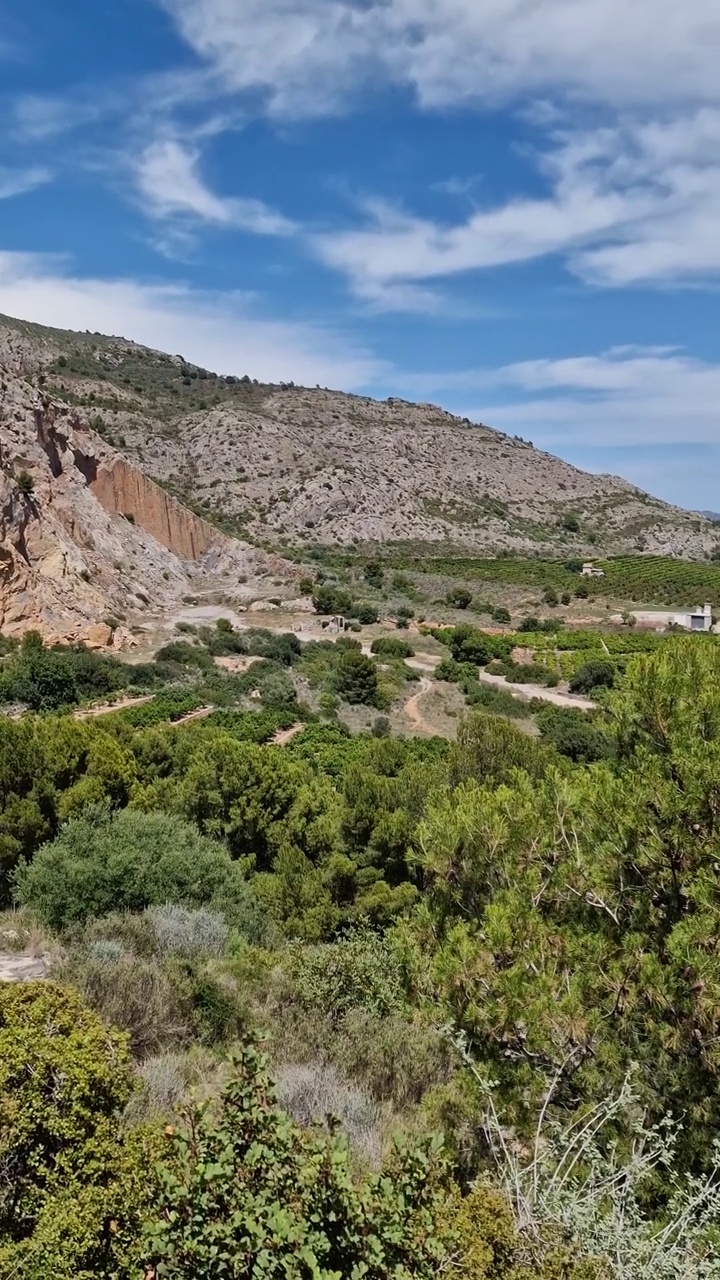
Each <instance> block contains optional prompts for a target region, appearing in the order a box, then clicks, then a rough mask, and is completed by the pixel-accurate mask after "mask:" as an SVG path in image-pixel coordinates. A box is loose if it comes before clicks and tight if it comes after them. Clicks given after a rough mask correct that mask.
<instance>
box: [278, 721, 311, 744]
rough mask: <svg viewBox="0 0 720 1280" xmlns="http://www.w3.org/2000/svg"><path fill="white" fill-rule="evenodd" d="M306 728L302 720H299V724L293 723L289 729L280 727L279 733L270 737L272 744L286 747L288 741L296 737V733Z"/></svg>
mask: <svg viewBox="0 0 720 1280" xmlns="http://www.w3.org/2000/svg"><path fill="white" fill-rule="evenodd" d="M304 728H305V725H304V724H303V723H302V721H298V723H297V724H293V725H291V726H290V728H289V729H278V731H277V733H276V734H274V735H273V737H272V738H271V739H270V746H272V747H284V746H285V744H286V743H288V742H290V740H291V739H292V738H294V737H295V734H296V733H302V731H303V729H304Z"/></svg>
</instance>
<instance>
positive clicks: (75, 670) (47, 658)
mask: <svg viewBox="0 0 720 1280" xmlns="http://www.w3.org/2000/svg"><path fill="white" fill-rule="evenodd" d="M130 677H131V670H130V668H128V667H126V666H124V665H123V664H122V663H120V662H118V661H116V659H114V658H110V657H105V656H103V655H101V654H97V653H92V652H90V651H89V650H88V649H83V648H75V649H73V648H67V647H62V646H60V645H57V646H55V647H53V648H51V649H46V648H45V647H44V645H43V642H42V638H41V637H40V636H39V635H38V634H37V633H35V632H32V631H30V632H28V633H27V634H26V635H25V637H24V639H23V643H22V647H21V649H20V651H19V652H18V653H16V654H14V655H13V656H12V657H11V658H10V659H8V660H6V662H5V663H4V664H3V668H2V671H1V672H0V702H24V703H26V704H27V706H28V707H30V708H31V709H32V710H33V711H54V710H57V709H58V708H60V707H71V706H75V705H76V704H77V703H78V702H81V701H82V700H83V699H85V698H97V697H101V696H102V695H103V694H107V693H110V692H111V691H112V690H114V689H120V688H122V687H123V686H124V685H126V684H127V683H129V680H130Z"/></svg>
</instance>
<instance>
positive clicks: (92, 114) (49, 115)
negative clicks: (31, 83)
mask: <svg viewBox="0 0 720 1280" xmlns="http://www.w3.org/2000/svg"><path fill="white" fill-rule="evenodd" d="M111 106H112V108H113V109H114V110H117V109H118V108H119V106H120V103H119V102H118V101H117V100H115V101H112V102H111V100H109V99H108V98H107V97H106V96H105V95H99V94H98V93H97V92H96V93H95V94H94V95H93V98H92V99H86V100H83V96H82V95H79V94H78V93H77V92H76V93H75V94H74V95H73V97H72V98H60V97H57V96H53V95H43V94H38V93H27V94H23V95H22V96H21V97H20V98H18V99H17V101H16V102H15V103H14V105H13V108H12V122H13V131H14V133H15V134H16V136H17V138H18V139H19V140H20V141H21V142H45V141H47V139H49V138H55V137H57V136H58V135H60V134H62V133H68V132H70V131H71V130H72V129H76V128H78V127H80V126H81V125H85V124H89V123H92V122H93V121H95V120H97V119H99V118H100V116H102V115H103V114H104V112H106V111H107V110H109V109H110V108H111Z"/></svg>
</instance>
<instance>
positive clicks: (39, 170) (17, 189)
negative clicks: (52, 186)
mask: <svg viewBox="0 0 720 1280" xmlns="http://www.w3.org/2000/svg"><path fill="white" fill-rule="evenodd" d="M51 181H52V173H51V172H50V170H49V169H45V168H43V167H42V166H41V165H35V166H34V167H33V168H30V169H5V168H3V166H2V165H0V200H9V199H10V198H11V197H12V196H22V195H24V194H25V192H26V191H34V189H35V188H36V187H41V186H43V185H44V184H45V183H46V182H51Z"/></svg>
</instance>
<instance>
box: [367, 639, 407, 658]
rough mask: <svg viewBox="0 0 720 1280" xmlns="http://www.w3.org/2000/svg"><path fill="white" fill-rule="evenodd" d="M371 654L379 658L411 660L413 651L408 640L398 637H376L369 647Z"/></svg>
mask: <svg viewBox="0 0 720 1280" xmlns="http://www.w3.org/2000/svg"><path fill="white" fill-rule="evenodd" d="M370 649H371V651H372V652H373V653H375V654H377V655H378V657H381V658H413V657H414V656H415V650H414V649H413V646H412V645H411V644H410V643H409V641H408V640H401V639H400V637H399V636H378V637H377V639H375V640H373V642H372V644H371V645H370Z"/></svg>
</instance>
